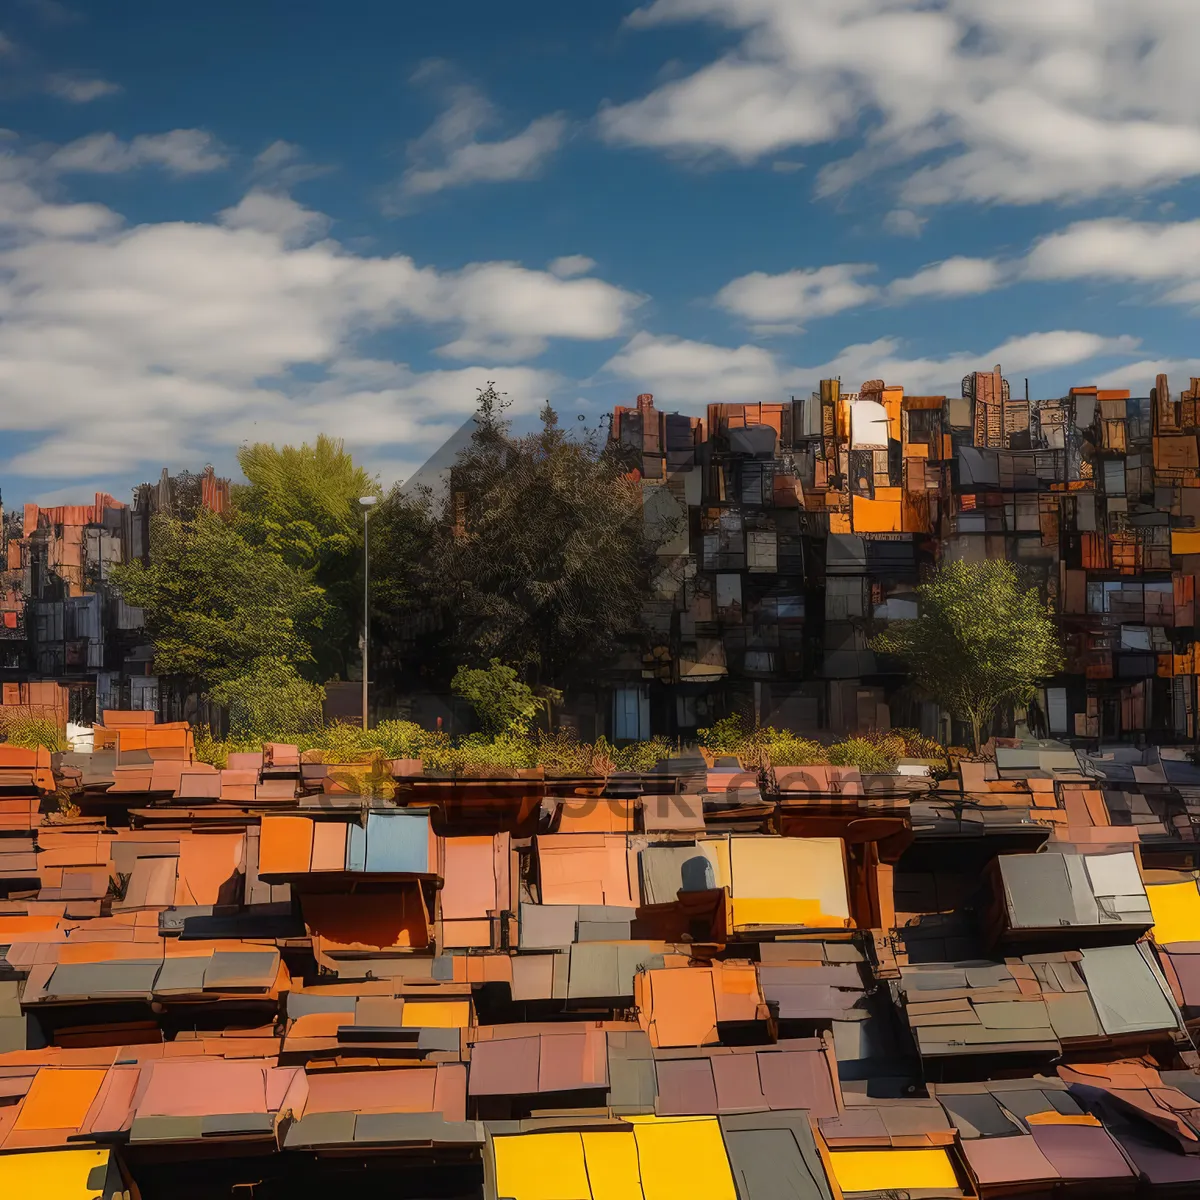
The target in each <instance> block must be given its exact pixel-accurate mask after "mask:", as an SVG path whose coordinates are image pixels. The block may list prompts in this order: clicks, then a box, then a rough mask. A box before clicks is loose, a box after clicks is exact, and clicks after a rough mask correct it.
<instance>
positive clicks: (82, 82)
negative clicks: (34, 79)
mask: <svg viewBox="0 0 1200 1200" xmlns="http://www.w3.org/2000/svg"><path fill="white" fill-rule="evenodd" d="M46 91H48V92H49V93H50V94H51V95H52V96H57V97H58V98H59V99H60V100H67V101H69V102H70V103H71V104H90V103H91V102H92V101H93V100H100V99H103V98H104V97H105V96H115V95H116V94H117V93H118V92H119V91H121V85H120V84H119V83H110V82H109V81H108V80H107V79H97V78H95V77H93V76H88V75H74V74H69V73H66V72H59V73H57V74H54V75H50V76H48V77H47V79H46Z"/></svg>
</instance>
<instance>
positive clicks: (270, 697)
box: [209, 658, 325, 741]
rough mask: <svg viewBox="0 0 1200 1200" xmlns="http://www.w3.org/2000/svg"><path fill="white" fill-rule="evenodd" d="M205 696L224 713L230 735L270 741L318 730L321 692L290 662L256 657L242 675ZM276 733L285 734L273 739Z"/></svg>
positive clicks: (322, 691)
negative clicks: (226, 717)
mask: <svg viewBox="0 0 1200 1200" xmlns="http://www.w3.org/2000/svg"><path fill="white" fill-rule="evenodd" d="M209 697H210V698H211V699H212V700H213V701H215V702H216V703H217V704H220V705H223V706H224V707H225V709H226V710H227V711H228V713H229V732H230V735H231V736H233V737H235V738H246V739H252V738H257V739H259V740H260V741H274V740H287V739H288V738H290V737H293V736H295V737H301V736H303V735H304V733H305V732H306V731H308V730H315V729H318V728H319V727H320V725H321V722H322V711H321V703H322V701H323V700H324V699H325V689H324V688H322V687H320V686H318V685H317V684H315V683H311V682H309V680H307V679H305V678H303V676H301V675H300V673H299V672H298V671H297V670H296V668H295V667H293V666H292V665H291V664H290V663H281V662H278V661H277V660H274V659H270V658H260V659H258V660H257V661H256V662H255V663H254V664H253V665H252V666H251V668H250V670H249V671H247V672H246V673H245V674H244V675H238V676H235V677H234V678H231V679H223V680H221V682H220V683H218V684H217V685H216V687H214V688H213V689H212V690H211V691H210V692H209ZM280 730H285V731H286V734H284V735H282V736H280V737H279V738H278V739H277V738H276V737H275V734H276V733H278V732H279V731H280Z"/></svg>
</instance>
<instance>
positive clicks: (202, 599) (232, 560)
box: [115, 512, 328, 686]
mask: <svg viewBox="0 0 1200 1200" xmlns="http://www.w3.org/2000/svg"><path fill="white" fill-rule="evenodd" d="M115 580H116V583H117V584H118V586H119V587H120V588H121V591H122V593H123V595H124V598H125V600H126V601H127V602H128V603H129V604H132V605H136V606H137V607H139V608H141V609H142V610H143V611H144V612H145V616H146V629H147V631H148V632H149V634H150V636H151V638H152V639H153V641H154V648H155V649H154V659H155V666H156V669H157V670H158V671H160V672H161V673H163V674H168V675H176V674H177V675H188V676H192V677H194V678H196V679H199V680H201V681H203V682H204V683H206V684H208V685H210V686H213V685H216V684H219V683H221V682H223V681H225V680H229V679H233V678H236V677H238V676H241V675H244V674H245V673H246V671H247V670H248V668H249V667H250V664H253V663H255V662H257V661H259V660H262V659H270V660H273V661H274V662H276V663H279V664H290V665H291V666H293V667H296V668H303V667H306V666H309V665H310V664H312V662H313V654H312V650H311V645H312V640H313V638H314V636H315V635H316V634H318V633H319V631H320V629H321V626H322V623H323V621H324V620H325V617H326V613H327V609H328V605H327V603H326V600H325V597H324V594H323V592H322V589H321V588H320V587H319V586H317V585H316V584H315V583H313V582H312V581H311V580H310V579H309V578H308V577H307V575H305V574H304V573H303V572H301V571H298V570H297V569H296V568H295V567H292V566H289V565H288V564H287V563H286V562H284V561H283V559H282V558H281V557H280V556H279V555H278V554H275V553H273V552H271V551H269V550H265V549H262V548H256V547H254V546H252V545H251V544H250V543H249V542H248V541H247V540H246V539H245V538H244V537H243V536H242V534H241V533H239V532H238V530H237V529H236V528H234V526H233V525H232V524H231V523H230V522H229V521H227V520H225V519H224V518H223V517H220V516H217V515H216V514H213V513H208V512H202V513H200V514H199V515H197V516H196V517H195V518H193V519H191V520H180V519H178V518H175V517H170V516H165V515H159V516H156V517H155V518H154V520H153V521H152V522H151V529H150V562H149V565H145V564H143V563H140V562H133V563H128V564H125V565H123V566H121V567H118V568H117V571H116V573H115Z"/></svg>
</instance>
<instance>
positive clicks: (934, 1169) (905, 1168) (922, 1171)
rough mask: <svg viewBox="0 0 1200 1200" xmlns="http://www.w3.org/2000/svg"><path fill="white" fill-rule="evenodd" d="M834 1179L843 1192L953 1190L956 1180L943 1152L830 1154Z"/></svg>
mask: <svg viewBox="0 0 1200 1200" xmlns="http://www.w3.org/2000/svg"><path fill="white" fill-rule="evenodd" d="M829 1157H830V1159H831V1160H832V1163H833V1174H834V1178H835V1179H836V1180H837V1181H838V1184H839V1185H840V1187H841V1189H842V1191H844V1192H876V1191H884V1190H885V1189H888V1188H955V1187H957V1186H958V1177H957V1176H956V1175H955V1174H954V1166H953V1164H952V1163H951V1162H950V1156H949V1155H948V1154H947V1153H946V1151H945V1150H941V1149H932V1150H833V1151H831V1152H830V1155H829Z"/></svg>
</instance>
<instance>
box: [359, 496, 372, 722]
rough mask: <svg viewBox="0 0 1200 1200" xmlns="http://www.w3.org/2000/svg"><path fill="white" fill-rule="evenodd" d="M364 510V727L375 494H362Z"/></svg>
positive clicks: (369, 638) (369, 640)
mask: <svg viewBox="0 0 1200 1200" xmlns="http://www.w3.org/2000/svg"><path fill="white" fill-rule="evenodd" d="M358 502H359V504H361V505H362V510H363V659H362V727H363V729H364V730H365V729H366V728H367V678H368V668H369V663H370V658H369V653H370V644H371V543H370V525H369V524H368V521H369V520H370V516H371V509H372V508H373V507H374V505H375V503H376V497H374V496H360V497H359V501H358Z"/></svg>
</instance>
